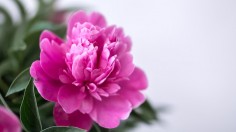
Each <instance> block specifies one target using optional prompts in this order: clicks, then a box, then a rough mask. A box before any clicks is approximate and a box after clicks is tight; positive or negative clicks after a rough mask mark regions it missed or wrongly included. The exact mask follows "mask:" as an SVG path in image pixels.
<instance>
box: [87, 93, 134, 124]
mask: <svg viewBox="0 0 236 132" xmlns="http://www.w3.org/2000/svg"><path fill="white" fill-rule="evenodd" d="M131 110H132V107H131V104H130V103H129V101H127V100H126V99H124V98H122V97H120V96H110V97H108V98H103V100H102V101H96V102H95V104H94V109H93V110H92V112H91V113H90V117H91V118H92V119H93V120H94V121H96V122H97V123H98V124H99V125H100V126H102V127H105V128H115V127H117V126H118V125H119V124H120V120H125V119H127V118H128V116H129V114H130V112H131Z"/></svg>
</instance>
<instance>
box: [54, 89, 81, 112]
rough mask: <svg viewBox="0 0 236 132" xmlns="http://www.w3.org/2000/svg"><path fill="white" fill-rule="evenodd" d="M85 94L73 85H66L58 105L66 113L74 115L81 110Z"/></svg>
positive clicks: (60, 92)
mask: <svg viewBox="0 0 236 132" xmlns="http://www.w3.org/2000/svg"><path fill="white" fill-rule="evenodd" d="M84 97H85V93H83V92H81V90H80V88H79V87H75V86H73V85H64V86H62V87H61V88H60V91H59V93H58V103H59V104H60V105H61V106H62V108H63V109H64V111H65V112H66V113H72V112H74V111H76V110H78V109H79V108H80V105H81V102H82V101H83V99H84Z"/></svg>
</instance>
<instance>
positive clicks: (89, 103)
mask: <svg viewBox="0 0 236 132" xmlns="http://www.w3.org/2000/svg"><path fill="white" fill-rule="evenodd" d="M92 109H93V98H92V97H91V96H86V97H85V98H84V99H83V101H82V102H81V105H80V108H79V110H80V112H82V113H90V112H91V111H92Z"/></svg>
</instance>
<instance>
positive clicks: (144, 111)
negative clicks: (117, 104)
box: [132, 100, 158, 124]
mask: <svg viewBox="0 0 236 132" xmlns="http://www.w3.org/2000/svg"><path fill="white" fill-rule="evenodd" d="M132 114H133V116H135V117H136V118H138V119H139V120H141V121H143V122H145V123H148V124H150V123H151V121H154V120H158V118H157V113H156V110H155V109H154V108H153V107H152V105H151V104H150V103H149V101H148V100H146V101H145V102H144V103H143V104H142V105H141V106H140V107H138V108H137V109H135V110H134V111H133V112H132Z"/></svg>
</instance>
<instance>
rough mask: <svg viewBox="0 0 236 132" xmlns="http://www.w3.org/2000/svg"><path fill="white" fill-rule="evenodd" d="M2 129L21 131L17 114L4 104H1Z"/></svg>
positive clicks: (0, 121)
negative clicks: (3, 105)
mask: <svg viewBox="0 0 236 132" xmlns="http://www.w3.org/2000/svg"><path fill="white" fill-rule="evenodd" d="M0 131H1V132H21V124H20V121H19V119H18V118H17V116H16V115H15V114H13V113H12V112H11V111H10V110H8V109H6V108H4V107H2V106H0Z"/></svg>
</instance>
